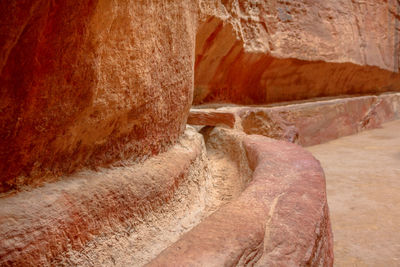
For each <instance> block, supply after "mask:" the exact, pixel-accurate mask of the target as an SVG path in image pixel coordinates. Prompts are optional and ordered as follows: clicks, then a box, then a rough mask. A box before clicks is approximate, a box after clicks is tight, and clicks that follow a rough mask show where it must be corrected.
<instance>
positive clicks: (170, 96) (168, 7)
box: [0, 0, 196, 192]
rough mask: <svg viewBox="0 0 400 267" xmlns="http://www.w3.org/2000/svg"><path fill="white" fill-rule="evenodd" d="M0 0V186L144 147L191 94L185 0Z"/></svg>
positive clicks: (163, 135)
mask: <svg viewBox="0 0 400 267" xmlns="http://www.w3.org/2000/svg"><path fill="white" fill-rule="evenodd" d="M145 2H146V4H143V3H142V2H141V1H117V2H115V1H114V2H112V1H107V0H85V1H79V2H74V1H67V0H62V1H47V0H35V1H13V0H5V1H1V3H0V14H1V22H0V84H1V90H0V177H1V178H0V192H2V191H5V190H8V189H10V188H15V187H19V186H21V185H25V184H32V183H41V182H42V181H49V180H51V179H53V178H54V177H55V176H57V175H60V174H65V173H71V172H73V171H75V170H77V169H80V168H82V167H99V166H106V165H109V164H111V163H113V162H115V161H117V160H121V159H126V158H141V157H144V156H149V155H154V154H157V153H159V152H160V151H163V150H165V148H166V147H169V146H170V145H172V144H173V143H174V142H175V141H176V140H177V138H178V137H179V136H180V134H181V133H182V132H183V130H184V128H185V127H184V124H185V122H186V117H187V112H188V109H189V107H190V103H191V101H192V90H193V89H192V88H193V78H192V77H193V68H192V66H193V64H194V55H193V54H194V53H193V51H194V49H195V48H194V46H195V25H196V20H195V19H194V18H195V12H194V7H195V6H194V3H193V2H192V1H189V0H187V1H186V0H185V1H181V0H179V1H150V0H149V1H145Z"/></svg>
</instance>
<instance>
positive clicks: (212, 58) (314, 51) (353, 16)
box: [194, 0, 400, 104]
mask: <svg viewBox="0 0 400 267" xmlns="http://www.w3.org/2000/svg"><path fill="white" fill-rule="evenodd" d="M200 8H201V10H202V12H203V20H202V22H201V23H200V25H199V28H198V33H197V38H196V65H195V97H194V104H203V103H209V102H228V103H232V102H233V103H237V104H263V103H272V102H277V101H287V100H299V99H307V98H311V97H319V96H332V95H339V94H355V93H358V94H360V93H376V92H385V91H398V90H399V85H400V78H399V75H398V74H397V72H398V68H399V55H398V51H399V48H398V46H399V31H398V28H399V27H398V25H399V17H398V13H399V12H398V11H399V4H398V3H397V1H394V0H390V1H376V0H367V1H350V0H341V1H335V0H329V1H322V2H321V1H314V0H301V1H291V0H280V1H278V0H271V1H237V0H228V1H207V0H204V1H200Z"/></svg>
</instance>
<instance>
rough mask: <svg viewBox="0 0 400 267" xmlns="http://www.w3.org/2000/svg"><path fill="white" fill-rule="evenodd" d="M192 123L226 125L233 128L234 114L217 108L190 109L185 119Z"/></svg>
mask: <svg viewBox="0 0 400 267" xmlns="http://www.w3.org/2000/svg"><path fill="white" fill-rule="evenodd" d="M187 123H188V124H192V125H208V126H222V125H225V126H228V127H230V128H233V127H234V126H235V123H236V118H235V114H233V113H232V112H223V111H219V110H209V109H207V110H199V111H196V110H191V111H190V113H189V117H188V120H187Z"/></svg>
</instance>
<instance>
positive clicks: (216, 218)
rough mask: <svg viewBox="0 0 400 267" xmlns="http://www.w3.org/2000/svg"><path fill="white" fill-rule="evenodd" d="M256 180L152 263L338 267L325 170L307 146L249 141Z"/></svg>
mask: <svg viewBox="0 0 400 267" xmlns="http://www.w3.org/2000/svg"><path fill="white" fill-rule="evenodd" d="M243 143H244V146H245V148H246V151H247V155H248V160H249V164H250V167H251V168H252V169H254V173H253V180H252V181H251V183H250V184H249V186H248V187H247V188H246V189H245V190H244V191H243V192H242V194H241V195H240V196H239V197H238V198H237V199H236V200H233V201H232V202H230V203H228V204H227V205H225V206H223V207H221V208H220V209H219V210H218V211H216V212H215V213H213V214H212V215H210V216H209V217H208V218H206V219H205V220H204V221H203V222H202V223H201V224H199V225H198V226H196V227H195V228H193V229H192V230H191V231H190V232H188V233H186V234H185V235H184V236H182V238H181V239H180V240H179V241H178V242H176V243H175V244H173V245H172V246H170V247H169V248H167V249H166V250H164V251H163V252H162V253H161V254H160V255H159V256H158V257H157V258H156V259H154V260H153V261H152V262H150V263H149V264H148V265H147V266H247V265H252V266H270V265H273V266H275V265H276V266H280V265H290V266H332V265H333V239H332V232H331V226H330V221H329V212H328V206H327V200H326V188H325V177H324V172H323V170H322V168H321V166H320V164H319V162H318V161H317V160H316V159H315V158H314V157H313V156H312V155H311V153H309V152H306V151H305V150H303V149H302V148H301V147H299V146H297V145H294V144H290V143H287V142H283V141H276V140H273V139H270V138H267V137H262V136H255V135H253V136H247V137H245V138H244V140H243Z"/></svg>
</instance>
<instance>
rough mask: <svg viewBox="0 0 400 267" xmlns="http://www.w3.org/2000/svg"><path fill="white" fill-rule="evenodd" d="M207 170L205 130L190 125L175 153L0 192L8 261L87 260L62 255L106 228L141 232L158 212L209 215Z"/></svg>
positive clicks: (1, 260) (0, 226)
mask: <svg viewBox="0 0 400 267" xmlns="http://www.w3.org/2000/svg"><path fill="white" fill-rule="evenodd" d="M207 170H208V168H207V166H206V156H205V148H204V142H203V139H202V136H201V135H200V134H198V133H197V132H195V131H194V130H193V129H188V130H186V132H185V134H184V135H183V136H182V138H181V139H180V140H179V142H178V143H177V144H175V145H174V146H173V147H172V148H170V149H169V150H168V151H167V152H165V153H161V154H159V155H157V156H154V157H152V158H150V159H148V160H146V161H145V162H144V163H136V164H133V163H132V162H131V163H126V165H125V166H124V167H118V168H113V169H103V170H101V171H98V172H94V171H90V172H81V173H79V174H75V175H72V176H71V177H69V178H68V179H64V180H62V181H57V182H54V183H50V184H47V185H45V186H42V187H39V188H36V189H34V190H32V191H30V192H20V193H18V194H15V195H13V196H10V197H7V198H0V237H1V238H0V265H1V266H54V265H57V266H60V265H61V266H62V265H72V266H76V265H81V264H76V263H75V264H71V263H70V264H68V258H67V257H66V256H64V258H67V259H64V260H65V261H62V259H63V257H62V255H61V254H62V253H63V252H66V251H68V250H76V251H79V250H81V249H82V247H84V245H85V244H86V243H87V242H88V241H89V240H91V239H93V238H94V237H95V236H97V235H100V234H102V235H104V234H109V233H111V232H113V231H120V232H122V233H123V236H126V235H127V234H129V232H130V231H135V232H137V231H139V230H140V229H141V228H140V226H141V225H143V224H149V221H150V223H151V221H153V223H154V221H156V220H157V219H156V218H157V217H162V216H167V215H168V216H171V215H175V216H177V215H179V214H180V213H181V211H182V212H184V214H186V215H187V216H189V215H190V214H191V213H196V214H197V213H201V212H202V209H204V206H205V204H206V203H205V200H206V198H205V188H206V187H207V184H206V183H207V182H209V181H208V177H209V176H208V175H207ZM196 205H197V206H196ZM163 226H164V227H165V225H161V226H158V227H163ZM141 234H142V235H144V233H143V232H142V233H141ZM140 237H143V236H140ZM135 244H136V245H137V247H136V250H139V248H140V246H139V241H136V242H135ZM128 245H129V244H126V246H128ZM154 250H155V251H157V250H156V249H154ZM161 250H162V249H160V251H161ZM132 251H134V250H133V249H132ZM147 253H149V252H147ZM142 254H145V252H144V251H143V252H142ZM155 255H157V254H155ZM155 255H153V257H154V256H155ZM55 259H58V260H60V262H55ZM137 264H138V263H136V266H137ZM103 265H104V262H103ZM91 266H93V264H92V265H91Z"/></svg>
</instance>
